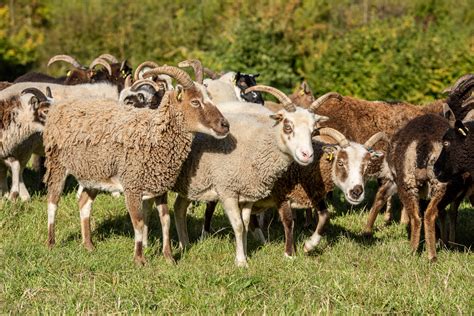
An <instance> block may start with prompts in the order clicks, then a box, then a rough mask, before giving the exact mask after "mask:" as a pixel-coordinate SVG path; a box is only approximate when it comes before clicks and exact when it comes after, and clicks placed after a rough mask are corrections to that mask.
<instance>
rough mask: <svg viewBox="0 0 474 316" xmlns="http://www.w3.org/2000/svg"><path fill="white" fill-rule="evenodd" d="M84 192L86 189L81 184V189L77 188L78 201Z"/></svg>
mask: <svg viewBox="0 0 474 316" xmlns="http://www.w3.org/2000/svg"><path fill="white" fill-rule="evenodd" d="M82 191H84V187H83V186H82V185H81V184H79V187H78V188H77V192H76V198H77V199H79V198H80V197H81V194H82Z"/></svg>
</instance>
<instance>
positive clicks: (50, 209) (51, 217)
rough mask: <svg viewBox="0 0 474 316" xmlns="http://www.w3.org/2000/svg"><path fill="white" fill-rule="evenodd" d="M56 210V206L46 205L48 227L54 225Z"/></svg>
mask: <svg viewBox="0 0 474 316" xmlns="http://www.w3.org/2000/svg"><path fill="white" fill-rule="evenodd" d="M57 209H58V205H57V204H53V203H48V225H51V224H54V218H55V216H56V210H57Z"/></svg>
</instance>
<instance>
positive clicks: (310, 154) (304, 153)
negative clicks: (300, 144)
mask: <svg viewBox="0 0 474 316" xmlns="http://www.w3.org/2000/svg"><path fill="white" fill-rule="evenodd" d="M301 155H302V156H303V158H304V159H306V160H308V159H311V157H313V152H309V151H308V150H302V151H301Z"/></svg>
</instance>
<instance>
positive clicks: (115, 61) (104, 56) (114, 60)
mask: <svg viewBox="0 0 474 316" xmlns="http://www.w3.org/2000/svg"><path fill="white" fill-rule="evenodd" d="M97 58H102V59H105V60H107V61H109V62H111V63H112V64H118V62H119V61H118V59H117V58H115V56H114V55H111V54H102V55H100V56H99V57H97ZM97 58H96V59H97Z"/></svg>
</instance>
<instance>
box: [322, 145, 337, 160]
mask: <svg viewBox="0 0 474 316" xmlns="http://www.w3.org/2000/svg"><path fill="white" fill-rule="evenodd" d="M338 149H339V148H338V146H337V145H325V146H323V152H324V153H325V154H326V157H325V158H326V160H327V161H332V160H333V159H334V156H335V155H336V151H337V150H338Z"/></svg>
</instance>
